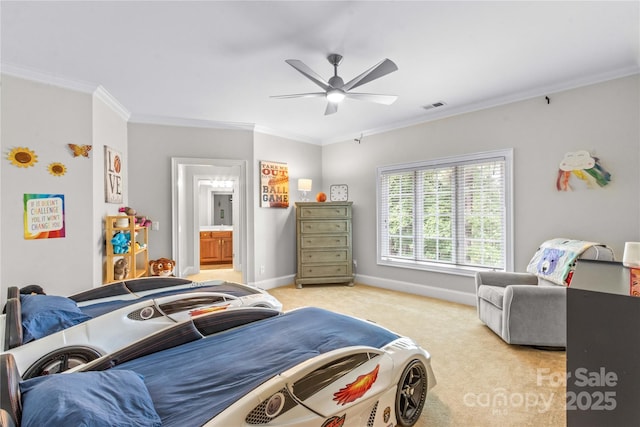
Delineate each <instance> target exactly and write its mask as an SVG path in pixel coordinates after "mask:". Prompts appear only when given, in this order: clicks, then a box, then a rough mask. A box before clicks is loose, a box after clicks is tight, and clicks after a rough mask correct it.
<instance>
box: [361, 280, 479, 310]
mask: <svg viewBox="0 0 640 427" xmlns="http://www.w3.org/2000/svg"><path fill="white" fill-rule="evenodd" d="M356 283H362V284H363V285H368V286H373V287H377V288H383V289H389V290H392V291H399V292H405V293H408V294H414V295H421V296H424V297H430V298H437V299H441V300H445V301H451V302H455V303H458V304H465V305H471V306H473V307H475V306H476V296H475V294H470V293H467V292H460V291H454V290H451V289H443V288H437V287H435V286H429V285H423V284H417V283H411V282H400V281H398V280H391V279H381V278H379V277H372V276H364V275H362V274H357V275H356Z"/></svg>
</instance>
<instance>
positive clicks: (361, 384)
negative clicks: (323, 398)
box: [333, 365, 380, 405]
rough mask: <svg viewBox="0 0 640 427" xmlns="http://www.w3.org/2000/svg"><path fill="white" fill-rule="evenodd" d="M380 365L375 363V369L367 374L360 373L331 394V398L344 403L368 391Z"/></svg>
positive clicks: (376, 376)
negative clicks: (352, 380) (353, 379)
mask: <svg viewBox="0 0 640 427" xmlns="http://www.w3.org/2000/svg"><path fill="white" fill-rule="evenodd" d="M379 370H380V365H376V367H375V369H374V370H373V371H371V372H369V373H368V374H364V375H360V376H359V377H358V378H356V380H355V381H354V382H352V383H351V384H347V385H346V386H345V387H343V388H341V389H340V390H339V391H337V392H336V393H334V394H333V400H335V401H336V402H338V404H340V405H346V404H347V403H350V402H353V401H355V400H358V399H359V398H361V397H362V396H364V394H365V393H366V392H367V391H369V389H370V388H371V387H372V386H373V383H375V382H376V379H378V371H379Z"/></svg>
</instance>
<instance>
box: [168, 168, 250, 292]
mask: <svg viewBox="0 0 640 427" xmlns="http://www.w3.org/2000/svg"><path fill="white" fill-rule="evenodd" d="M246 174H247V162H246V161H245V160H225V159H196V158H177V157H174V158H172V159H171V175H172V176H171V179H172V214H173V215H172V251H173V252H172V256H173V259H174V260H175V261H176V269H175V271H176V275H178V276H179V277H188V276H194V275H199V274H201V271H200V228H201V215H202V214H201V212H203V211H205V212H206V211H208V210H210V206H201V205H202V204H203V203H201V197H200V192H201V190H200V186H199V184H198V183H199V181H202V180H203V179H208V180H212V181H214V180H225V181H232V182H233V190H232V192H233V208H232V210H231V211H232V212H233V214H232V215H233V218H232V225H231V227H230V228H231V230H232V231H233V233H232V234H233V237H232V239H233V261H232V270H233V272H235V273H236V276H238V275H239V277H240V278H241V280H240V281H244V280H243V279H245V278H246V270H245V268H246V265H247V263H246V258H247V219H246V218H247V212H246V210H247V190H246V183H247V176H246ZM212 274H213V273H212Z"/></svg>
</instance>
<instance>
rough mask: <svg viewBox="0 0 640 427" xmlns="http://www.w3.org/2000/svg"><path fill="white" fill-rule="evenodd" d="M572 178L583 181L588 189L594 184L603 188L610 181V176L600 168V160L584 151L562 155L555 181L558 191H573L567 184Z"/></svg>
mask: <svg viewBox="0 0 640 427" xmlns="http://www.w3.org/2000/svg"><path fill="white" fill-rule="evenodd" d="M572 176H576V177H577V178H578V179H580V180H581V181H583V182H584V183H585V184H586V185H587V187H588V188H594V187H595V184H597V185H599V186H600V187H604V186H605V185H607V184H609V182H610V181H611V174H610V173H609V172H607V171H606V170H605V169H604V168H603V167H602V165H601V164H600V159H598V158H597V157H593V156H592V155H591V154H589V152H588V151H585V150H579V151H572V152H568V153H566V154H565V155H564V158H563V159H562V161H561V162H560V169H559V170H558V179H557V181H556V188H557V189H558V191H570V190H573V188H571V185H570V183H569V180H570V178H571V177H572Z"/></svg>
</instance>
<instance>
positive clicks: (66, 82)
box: [0, 63, 131, 121]
mask: <svg viewBox="0 0 640 427" xmlns="http://www.w3.org/2000/svg"><path fill="white" fill-rule="evenodd" d="M0 71H1V72H2V74H6V75H9V76H13V77H17V78H20V79H25V80H31V81H35V82H37V83H42V84H46V85H51V86H56V87H60V88H62V89H69V90H73V91H75V92H82V93H86V94H88V95H94V96H95V97H96V98H98V99H99V100H101V101H102V102H104V103H105V104H106V105H107V106H109V107H110V108H111V109H112V110H113V111H115V112H116V113H117V114H118V115H119V116H120V117H122V119H124V120H125V121H128V120H129V116H130V115H131V113H130V112H129V111H128V110H127V109H126V108H125V107H124V106H123V105H122V104H121V103H120V102H119V101H118V100H117V99H116V98H115V97H114V96H113V95H111V94H110V93H109V92H108V91H107V90H106V89H105V88H104V87H103V86H101V85H99V84H97V83H89V82H83V81H79V80H71V79H67V78H63V77H59V76H55V75H53V74H50V73H44V72H42V71H38V70H34V69H32V68H27V67H22V66H17V65H13V64H6V63H2V64H0Z"/></svg>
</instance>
